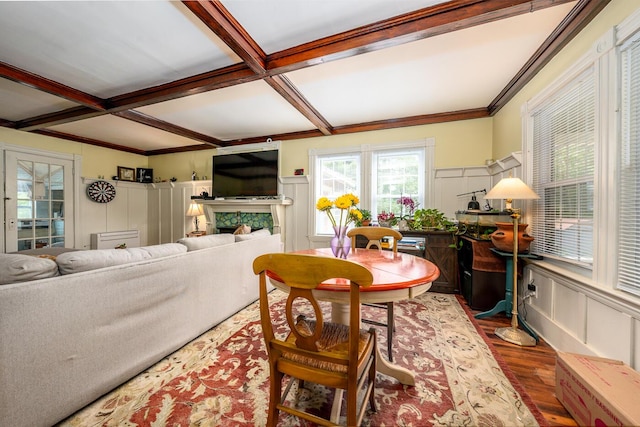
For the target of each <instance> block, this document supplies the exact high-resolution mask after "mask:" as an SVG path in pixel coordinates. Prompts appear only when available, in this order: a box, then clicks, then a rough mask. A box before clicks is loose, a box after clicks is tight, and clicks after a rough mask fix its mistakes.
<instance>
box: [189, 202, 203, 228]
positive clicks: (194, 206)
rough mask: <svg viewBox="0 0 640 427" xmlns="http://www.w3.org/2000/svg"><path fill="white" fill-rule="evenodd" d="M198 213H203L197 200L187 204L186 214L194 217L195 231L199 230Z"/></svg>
mask: <svg viewBox="0 0 640 427" xmlns="http://www.w3.org/2000/svg"><path fill="white" fill-rule="evenodd" d="M200 215H204V212H203V210H202V206H200V205H199V204H198V203H197V202H191V204H190V205H189V209H187V216H192V217H194V220H193V221H194V223H195V225H196V232H198V231H200V230H198V222H200V221H198V217H199V216H200Z"/></svg>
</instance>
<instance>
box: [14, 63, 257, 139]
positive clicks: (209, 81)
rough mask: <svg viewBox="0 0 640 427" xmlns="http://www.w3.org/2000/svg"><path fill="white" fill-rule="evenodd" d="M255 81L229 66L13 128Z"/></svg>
mask: <svg viewBox="0 0 640 427" xmlns="http://www.w3.org/2000/svg"><path fill="white" fill-rule="evenodd" d="M255 80H259V77H258V76H256V74H255V73H254V72H252V71H251V70H250V69H249V68H248V67H246V66H245V65H243V64H238V65H232V66H229V67H225V68H223V69H220V70H215V71H211V72H207V73H203V74H199V75H196V76H191V77H187V78H184V79H181V80H176V81H174V82H171V83H166V84H163V85H160V86H155V87H153V88H147V89H141V90H138V91H135V92H130V93H127V94H124V95H119V96H115V97H113V98H109V99H108V100H106V104H107V105H108V108H107V109H106V110H104V111H96V110H93V109H90V108H86V107H75V108H69V109H67V110H63V111H58V112H55V113H50V114H43V115H41V116H37V117H32V118H29V119H26V120H21V121H19V122H17V127H18V129H20V130H24V131H33V130H36V129H42V128H45V127H50V126H55V125H59V124H64V123H70V122H75V121H78V120H84V119H89V118H92V117H97V116H100V115H103V114H108V113H117V112H119V111H125V110H129V109H133V108H137V107H143V106H145V105H150V104H155V103H157V102H162V101H169V100H172V99H177V98H181V97H184V96H188V95H195V94H198V93H203V92H208V91H210V90H215V89H220V88H223V87H228V86H233V85H235V84H238V82H249V81H255Z"/></svg>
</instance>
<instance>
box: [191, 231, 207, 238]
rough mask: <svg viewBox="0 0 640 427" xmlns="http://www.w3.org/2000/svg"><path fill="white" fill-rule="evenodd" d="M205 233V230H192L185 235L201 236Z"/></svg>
mask: <svg viewBox="0 0 640 427" xmlns="http://www.w3.org/2000/svg"><path fill="white" fill-rule="evenodd" d="M206 235H207V232H206V231H192V232H190V233H187V237H202V236H206Z"/></svg>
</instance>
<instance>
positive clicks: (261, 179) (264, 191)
mask: <svg viewBox="0 0 640 427" xmlns="http://www.w3.org/2000/svg"><path fill="white" fill-rule="evenodd" d="M212 176H213V181H212V185H211V191H212V193H213V194H212V196H214V197H264V196H277V195H278V150H268V151H256V152H250V153H234V154H221V155H218V156H213V174H212Z"/></svg>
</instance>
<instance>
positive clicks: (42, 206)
mask: <svg viewBox="0 0 640 427" xmlns="http://www.w3.org/2000/svg"><path fill="white" fill-rule="evenodd" d="M71 170H72V162H71V161H70V160H64V159H56V158H48V157H42V156H36V155H32V154H26V153H18V152H10V151H8V152H7V170H6V174H7V179H6V186H7V189H6V195H7V198H8V200H7V203H6V205H5V208H6V211H5V212H6V215H7V221H6V230H5V236H6V240H5V242H6V252H14V251H23V250H28V249H38V248H47V247H65V246H73V241H72V239H71V240H69V241H68V243H69V245H66V244H65V243H66V242H67V239H70V238H71V236H70V233H69V232H68V231H67V230H68V228H69V227H68V226H69V222H70V221H69V216H70V215H71V214H72V212H73V210H72V209H70V205H71V204H72V202H71V194H72V193H71V191H70V190H69V188H71V187H72V178H71V177H72V174H71ZM12 178H13V179H12Z"/></svg>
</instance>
